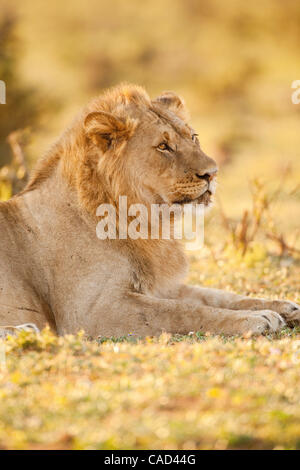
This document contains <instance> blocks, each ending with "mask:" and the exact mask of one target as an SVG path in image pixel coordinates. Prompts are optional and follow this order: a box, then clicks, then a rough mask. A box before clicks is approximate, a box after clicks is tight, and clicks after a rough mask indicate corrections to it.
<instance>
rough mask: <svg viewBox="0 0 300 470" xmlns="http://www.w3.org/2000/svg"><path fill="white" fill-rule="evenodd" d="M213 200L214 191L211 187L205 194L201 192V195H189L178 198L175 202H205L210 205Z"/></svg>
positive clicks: (182, 203)
mask: <svg viewBox="0 0 300 470" xmlns="http://www.w3.org/2000/svg"><path fill="white" fill-rule="evenodd" d="M211 200H212V192H211V191H210V190H209V189H207V190H206V191H205V192H204V193H203V194H201V196H199V197H197V198H191V197H189V196H185V197H184V198H182V199H178V200H176V201H174V203H173V204H180V205H184V204H191V203H194V204H204V205H205V206H208V205H209V204H210V203H211Z"/></svg>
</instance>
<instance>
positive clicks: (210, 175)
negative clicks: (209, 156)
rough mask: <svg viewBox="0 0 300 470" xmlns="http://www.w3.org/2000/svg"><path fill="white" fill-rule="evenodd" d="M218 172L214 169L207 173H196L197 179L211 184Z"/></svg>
mask: <svg viewBox="0 0 300 470" xmlns="http://www.w3.org/2000/svg"><path fill="white" fill-rule="evenodd" d="M217 171H218V169H217V168H212V169H211V170H206V171H205V173H196V177H197V178H198V179H200V180H205V181H207V183H209V182H210V181H211V180H212V179H213V178H214V177H215V176H216V174H217Z"/></svg>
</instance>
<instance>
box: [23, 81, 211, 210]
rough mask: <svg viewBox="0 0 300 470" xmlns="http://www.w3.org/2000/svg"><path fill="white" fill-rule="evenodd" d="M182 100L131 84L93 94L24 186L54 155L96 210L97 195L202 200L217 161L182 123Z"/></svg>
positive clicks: (43, 172) (40, 175)
mask: <svg viewBox="0 0 300 470" xmlns="http://www.w3.org/2000/svg"><path fill="white" fill-rule="evenodd" d="M186 115H187V113H186V109H185V105H184V102H183V100H182V99H181V98H179V97H178V96H177V95H176V94H175V93H173V92H165V93H163V94H162V95H161V96H159V97H158V98H156V99H154V100H151V99H150V98H149V96H148V95H147V93H146V92H145V90H144V89H143V88H141V87H138V86H134V85H121V86H118V87H115V88H112V89H111V90H109V91H108V92H106V93H105V94H103V95H101V96H99V97H97V98H96V99H94V100H93V101H92V102H91V103H90V104H89V105H88V106H87V107H86V108H85V109H84V110H83V112H82V113H81V114H80V116H79V117H78V119H77V120H76V121H75V123H74V125H73V126H72V127H71V128H70V129H69V130H68V131H67V132H66V133H65V134H64V135H63V137H62V138H61V139H60V140H59V141H58V143H57V144H56V146H55V147H54V148H53V149H52V151H51V152H50V156H49V155H48V157H47V158H46V159H45V160H44V161H41V162H40V165H39V166H38V168H37V172H35V173H34V175H33V177H32V179H31V181H30V183H29V185H28V189H33V188H34V187H36V185H37V184H38V183H39V181H42V180H44V179H45V178H46V177H47V175H48V174H49V173H50V172H51V171H52V168H53V167H54V166H55V165H57V163H58V162H59V161H60V162H61V167H62V168H63V173H64V174H65V176H66V177H67V179H68V180H69V182H70V183H71V185H72V186H73V187H74V186H75V187H76V189H77V193H78V194H79V200H80V202H81V204H82V205H83V206H84V207H85V208H86V209H87V210H88V211H89V212H90V213H93V214H95V213H96V209H97V207H98V205H99V204H101V203H102V202H104V201H106V202H110V203H115V204H116V203H117V201H118V197H119V196H121V195H126V196H127V197H128V202H132V203H136V202H139V203H143V204H147V205H148V204H151V203H168V204H170V205H171V204H173V203H182V204H184V203H190V202H192V201H194V202H197V203H204V204H205V205H208V204H209V202H210V200H211V195H212V193H213V192H214V186H215V184H214V181H215V176H216V172H217V167H216V163H215V162H214V160H212V159H211V158H209V157H208V156H207V155H205V153H204V152H203V151H202V150H201V148H200V145H199V141H198V137H197V134H196V133H195V131H194V130H193V129H192V128H191V127H190V126H189V125H188V124H187V117H186Z"/></svg>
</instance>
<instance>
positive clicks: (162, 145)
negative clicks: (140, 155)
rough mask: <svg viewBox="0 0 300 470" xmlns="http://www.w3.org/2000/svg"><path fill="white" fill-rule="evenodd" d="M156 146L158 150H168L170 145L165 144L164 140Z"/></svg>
mask: <svg viewBox="0 0 300 470" xmlns="http://www.w3.org/2000/svg"><path fill="white" fill-rule="evenodd" d="M157 148H158V149H159V150H169V149H170V147H169V146H168V144H166V143H165V142H162V143H161V144H159V145H158V146H157Z"/></svg>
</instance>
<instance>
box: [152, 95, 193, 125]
mask: <svg viewBox="0 0 300 470" xmlns="http://www.w3.org/2000/svg"><path fill="white" fill-rule="evenodd" d="M153 103H158V104H160V105H162V106H165V107H166V108H167V109H169V111H172V112H173V113H174V114H177V116H179V117H180V118H181V119H183V120H186V119H188V112H187V109H186V107H185V102H184V100H183V98H181V97H180V96H178V95H177V94H176V93H174V92H173V91H164V92H163V93H162V94H161V95H159V96H158V97H157V98H156V99H155V100H154V101H153Z"/></svg>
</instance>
